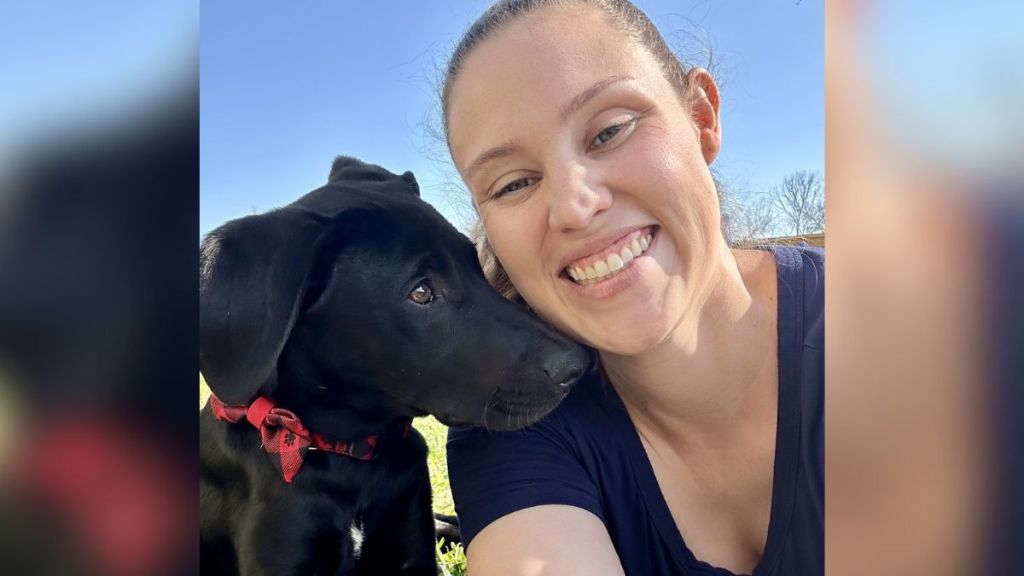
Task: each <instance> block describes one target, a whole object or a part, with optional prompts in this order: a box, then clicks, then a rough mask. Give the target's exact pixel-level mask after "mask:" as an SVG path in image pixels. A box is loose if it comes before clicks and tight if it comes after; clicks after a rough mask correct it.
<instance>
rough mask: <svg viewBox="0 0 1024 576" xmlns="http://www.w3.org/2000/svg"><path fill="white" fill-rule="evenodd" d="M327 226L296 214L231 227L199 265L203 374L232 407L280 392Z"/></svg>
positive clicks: (210, 240) (215, 237) (210, 241)
mask: <svg viewBox="0 0 1024 576" xmlns="http://www.w3.org/2000/svg"><path fill="white" fill-rule="evenodd" d="M323 231H324V226H323V224H322V222H321V221H320V219H319V218H317V217H315V216H314V215H312V214H310V213H308V212H305V211H301V210H294V209H288V208H285V209H280V210H275V211H273V212H268V213H266V214H260V215H254V216H247V217H245V218H240V219H238V220H232V221H231V222H228V223H227V224H224V225H223V226H221V227H220V228H218V229H216V230H214V231H213V232H211V233H210V234H208V235H207V236H206V238H205V239H204V240H203V242H202V246H201V248H200V257H199V368H200V371H201V372H202V374H203V377H204V378H205V379H206V382H207V384H209V385H210V388H211V389H212V390H213V392H214V394H216V395H217V397H218V398H220V399H221V400H222V401H224V402H225V403H227V404H248V403H249V402H250V401H251V400H252V399H253V398H254V397H255V396H256V395H257V393H258V392H260V390H261V389H263V390H264V392H266V393H269V392H271V391H272V389H273V388H274V387H275V386H276V380H277V360H278V357H279V356H280V354H281V350H282V349H283V348H284V345H285V342H286V341H287V340H288V336H289V333H290V332H291V329H292V326H293V325H294V323H295V319H296V317H297V315H298V312H299V308H300V305H301V302H302V300H303V294H304V292H305V289H306V284H307V279H308V277H309V274H310V269H311V268H312V265H313V262H314V260H315V258H316V252H317V245H318V243H319V241H320V238H321V236H322V235H323Z"/></svg>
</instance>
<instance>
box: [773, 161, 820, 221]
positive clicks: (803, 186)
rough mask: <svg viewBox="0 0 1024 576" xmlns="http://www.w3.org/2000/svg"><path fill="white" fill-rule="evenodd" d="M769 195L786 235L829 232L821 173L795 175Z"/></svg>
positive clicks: (808, 172) (799, 172)
mask: <svg viewBox="0 0 1024 576" xmlns="http://www.w3.org/2000/svg"><path fill="white" fill-rule="evenodd" d="M768 194H769V196H770V197H771V203H772V207H773V208H774V212H775V215H776V216H777V218H778V220H777V222H778V225H779V228H781V229H782V230H784V233H786V234H792V235H795V236H799V235H802V234H810V233H812V232H821V231H822V230H824V229H825V188H824V181H823V180H822V178H821V175H820V174H818V173H817V172H811V171H808V170H800V171H797V172H794V173H792V174H790V175H789V176H786V177H785V178H783V180H782V184H780V185H778V186H774V187H772V189H771V191H769V193H768Z"/></svg>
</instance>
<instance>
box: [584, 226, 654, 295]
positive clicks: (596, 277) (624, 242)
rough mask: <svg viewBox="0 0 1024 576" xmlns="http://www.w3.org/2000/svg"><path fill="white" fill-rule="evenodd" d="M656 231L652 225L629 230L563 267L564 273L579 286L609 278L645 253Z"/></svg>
mask: <svg viewBox="0 0 1024 576" xmlns="http://www.w3.org/2000/svg"><path fill="white" fill-rule="evenodd" d="M656 233H657V229H656V227H654V226H648V227H646V228H641V229H639V230H637V231H635V232H631V233H630V234H627V235H626V236H624V237H622V238H620V239H619V240H617V241H616V242H615V243H614V244H612V245H611V246H609V247H607V248H605V249H603V250H601V251H600V252H597V253H594V254H591V255H590V256H587V257H585V258H580V259H579V260H576V261H575V262H573V263H572V264H570V265H569V266H567V267H566V268H565V270H564V272H565V275H566V276H568V277H569V278H570V279H571V280H572V281H573V282H575V283H576V284H579V285H581V286H587V285H591V284H597V283H600V282H604V281H606V280H609V279H611V278H613V277H615V276H617V275H618V274H620V273H621V272H622V271H624V270H625V269H626V268H628V267H629V264H630V263H631V262H632V261H633V260H634V259H636V258H638V257H639V256H642V255H643V254H645V253H646V252H647V250H648V249H649V248H650V246H651V242H652V241H653V240H654V235H655V234H656Z"/></svg>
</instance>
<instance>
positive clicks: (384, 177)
mask: <svg viewBox="0 0 1024 576" xmlns="http://www.w3.org/2000/svg"><path fill="white" fill-rule="evenodd" d="M398 178H401V179H402V181H403V182H404V183H405V184H407V186H404V187H398V188H396V190H401V191H403V192H408V193H410V194H413V195H415V196H419V195H420V185H419V183H417V182H416V177H415V176H414V175H413V173H412V172H406V173H404V174H402V175H401V176H398ZM395 181H396V174H393V173H392V172H389V171H388V170H386V169H384V168H381V167H380V166H377V165H376V164H367V163H366V162H363V161H361V160H357V159H355V158H352V157H350V156H338V157H337V158H335V159H334V163H333V164H331V174H330V176H328V177H327V182H328V183H329V184H346V183H354V184H357V185H359V186H363V187H365V186H366V184H367V183H368V182H382V183H385V184H391V183H392V182H395Z"/></svg>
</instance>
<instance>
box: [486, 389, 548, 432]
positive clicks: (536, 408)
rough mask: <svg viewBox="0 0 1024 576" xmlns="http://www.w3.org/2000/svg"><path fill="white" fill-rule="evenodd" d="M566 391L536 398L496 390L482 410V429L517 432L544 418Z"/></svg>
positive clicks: (532, 395) (527, 394)
mask: <svg viewBox="0 0 1024 576" xmlns="http://www.w3.org/2000/svg"><path fill="white" fill-rule="evenodd" d="M567 394H568V390H565V391H564V392H558V393H553V394H546V395H542V396H538V395H537V394H536V393H526V392H518V391H509V390H498V391H496V392H495V393H494V394H493V395H492V396H491V401H490V402H488V404H487V407H486V408H485V410H484V414H483V416H484V422H483V427H484V428H487V429H488V430H494V431H508V430H519V429H520V428H525V427H526V426H530V425H531V424H534V423H535V422H537V421H539V420H540V419H541V418H543V417H545V416H547V415H548V413H550V412H551V411H552V410H554V409H555V407H556V406H558V404H559V403H560V402H561V401H562V400H563V399H564V398H565V396H566V395H567Z"/></svg>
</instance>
